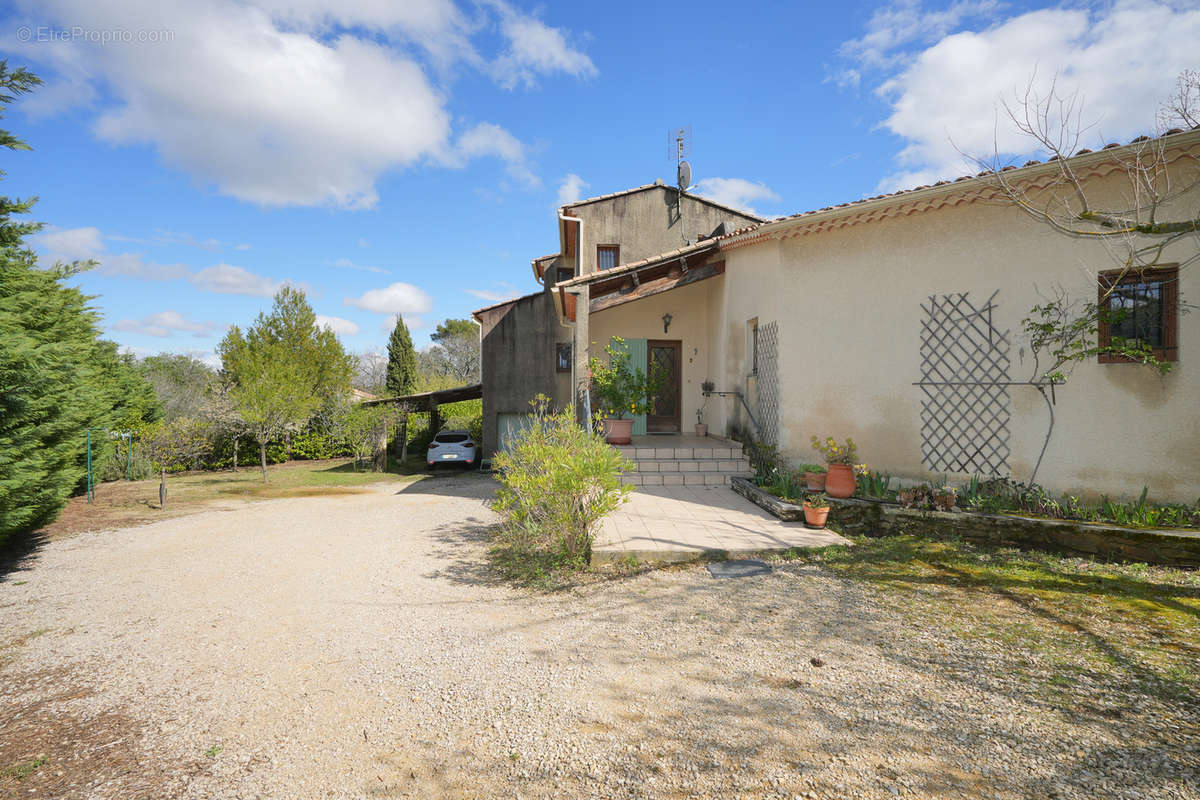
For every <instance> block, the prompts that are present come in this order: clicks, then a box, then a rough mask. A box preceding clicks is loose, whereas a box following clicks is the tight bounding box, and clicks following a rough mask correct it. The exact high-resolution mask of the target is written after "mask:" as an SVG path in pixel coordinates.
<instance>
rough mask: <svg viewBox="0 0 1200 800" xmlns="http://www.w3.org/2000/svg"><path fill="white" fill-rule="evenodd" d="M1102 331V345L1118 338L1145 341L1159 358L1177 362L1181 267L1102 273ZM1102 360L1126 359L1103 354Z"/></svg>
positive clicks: (1119, 360)
mask: <svg viewBox="0 0 1200 800" xmlns="http://www.w3.org/2000/svg"><path fill="white" fill-rule="evenodd" d="M1097 305H1098V306H1099V307H1100V326H1099V328H1100V330H1099V336H1098V340H1099V341H1098V344H1099V345H1100V346H1101V347H1111V346H1112V345H1113V344H1114V340H1120V339H1124V340H1127V341H1140V342H1144V343H1145V344H1146V345H1148V346H1149V347H1150V348H1151V349H1152V350H1153V351H1154V357H1155V358H1157V359H1158V360H1159V361H1175V360H1176V359H1177V352H1178V323H1179V268H1178V267H1164V268H1160V269H1144V270H1128V271H1122V270H1119V271H1113V272H1102V273H1100V299H1099V301H1098V303H1097ZM1100 361H1101V362H1104V363H1114V362H1122V361H1125V359H1124V358H1122V357H1121V356H1118V355H1114V354H1110V353H1101V354H1100Z"/></svg>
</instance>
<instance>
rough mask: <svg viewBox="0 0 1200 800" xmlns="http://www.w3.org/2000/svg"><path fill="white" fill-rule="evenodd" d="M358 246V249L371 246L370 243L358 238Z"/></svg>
mask: <svg viewBox="0 0 1200 800" xmlns="http://www.w3.org/2000/svg"><path fill="white" fill-rule="evenodd" d="M358 246H359V247H370V246H371V245H370V243H369V242H367V240H366V239H364V238H362V237H361V236H360V237H359V238H358Z"/></svg>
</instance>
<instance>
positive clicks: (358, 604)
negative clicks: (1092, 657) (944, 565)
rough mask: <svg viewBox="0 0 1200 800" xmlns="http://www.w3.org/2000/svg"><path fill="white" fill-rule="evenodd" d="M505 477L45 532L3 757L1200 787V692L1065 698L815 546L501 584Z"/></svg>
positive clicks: (111, 790)
mask: <svg viewBox="0 0 1200 800" xmlns="http://www.w3.org/2000/svg"><path fill="white" fill-rule="evenodd" d="M492 489H493V484H491V483H490V482H489V481H488V480H486V479H482V478H475V477H471V476H465V477H457V478H441V479H435V480H427V481H423V482H420V483H417V484H414V485H413V486H410V487H407V488H404V489H401V490H400V491H397V489H396V487H395V486H391V487H387V488H384V487H378V488H376V489H375V490H374V491H373V492H372V493H370V494H363V495H351V496H344V497H327V498H311V499H304V500H286V501H272V502H263V503H256V504H250V505H246V506H244V507H243V508H240V509H237V510H232V511H218V512H209V513H203V514H199V515H196V516H191V517H186V518H180V519H174V520H168V521H164V522H161V523H155V524H152V525H148V526H143V527H138V528H130V529H125V530H120V531H110V532H105V533H95V534H85V535H81V536H78V537H76V538H73V539H69V540H65V541H57V542H52V543H49V544H48V545H46V546H45V547H44V548H43V549H42V550H41V551H40V552H39V553H38V554H37V556H36V557H35V558H34V559H33V560H32V561H31V563H30V564H28V565H27V567H26V568H25V569H22V570H18V571H15V572H12V573H10V574H9V575H8V576H7V577H6V579H5V580H4V582H3V583H0V755H2V756H3V758H4V759H6V760H5V761H0V769H2V768H4V767H5V766H6V765H7V764H11V763H15V762H17V761H18V760H22V759H37V758H40V757H45V759H46V761H45V762H44V763H42V764H41V765H40V766H38V767H37V769H36V770H34V771H32V772H31V773H30V774H29V775H28V776H27V777H25V778H24V779H23V780H21V781H17V780H15V779H14V778H12V776H9V777H8V778H2V777H0V796H4V797H8V796H11V797H14V798H15V797H23V798H33V797H46V798H50V797H54V798H122V799H123V800H124V799H125V798H156V799H157V798H166V797H180V798H214V799H215V798H220V799H221V800H226V798H285V799H287V800H292V799H293V798H295V799H306V798H387V797H481V798H482V797H524V798H534V797H552V796H553V797H671V798H674V797H680V798H682V797H692V796H702V797H720V798H726V797H755V798H758V797H784V798H794V797H804V798H810V797H812V798H817V797H819V798H826V797H847V798H850V797H854V798H891V797H895V796H908V797H969V798H976V797H979V798H984V797H986V798H1016V797H1049V796H1059V797H1071V798H1074V797H1078V798H1085V797H1086V798H1092V797H1121V798H1126V797H1128V798H1132V797H1145V798H1196V797H1200V793H1198V792H1197V789H1196V788H1195V787H1196V785H1197V784H1196V781H1197V779H1198V778H1200V744H1198V742H1200V740H1198V739H1197V738H1196V730H1195V729H1194V728H1192V727H1189V725H1190V724H1191V723H1194V721H1195V716H1194V715H1193V716H1192V717H1190V718H1189V719H1190V722H1189V721H1186V720H1185V721H1184V722H1180V721H1177V718H1173V719H1172V720H1168V721H1165V722H1164V721H1163V717H1162V714H1163V713H1168V712H1169V713H1171V714H1177V711H1178V710H1177V709H1171V708H1168V709H1166V711H1164V710H1163V709H1161V708H1157V707H1153V706H1143V704H1142V700H1141V699H1140V698H1139V700H1138V702H1137V703H1136V704H1135V706H1134V707H1128V708H1126V709H1125V711H1124V716H1123V717H1122V718H1121V719H1120V720H1119V721H1118V720H1116V719H1115V718H1114V717H1113V715H1112V714H1111V709H1112V708H1113V707H1121V706H1122V705H1123V704H1124V705H1126V706H1127V705H1129V703H1130V701H1129V699H1128V698H1122V697H1121V696H1119V695H1117V694H1115V693H1114V692H1113V690H1111V689H1106V688H1105V687H1102V686H1100V687H1096V695H1095V704H1094V708H1093V709H1092V710H1091V711H1089V710H1088V709H1078V708H1075V709H1064V708H1058V707H1055V706H1054V704H1053V703H1050V702H1048V701H1046V700H1045V699H1043V698H1042V697H1039V696H1038V695H1036V694H1035V693H1031V692H1030V691H1028V690H1027V689H1026V688H1025V687H1024V686H1023V685H1022V684H1021V683H1019V682H1016V681H1013V680H1012V679H1011V678H1009V677H1008V674H1007V673H1008V671H1007V670H1006V668H1005V659H1008V658H1012V657H1014V656H1012V654H1009V653H1007V652H1005V651H1004V650H1003V648H1002V647H1000V646H999V645H997V646H996V647H995V648H991V649H989V648H987V647H984V646H983V645H980V644H979V643H968V642H965V641H960V640H953V639H950V638H949V637H945V636H940V635H937V633H936V632H935V631H928V630H911V629H910V626H906V625H905V624H904V621H903V618H902V617H901V616H900V614H899V612H897V611H896V610H895V609H892V608H890V607H889V601H888V600H887V598H886V597H884V596H880V595H878V594H877V593H875V592H874V591H873V590H871V589H869V588H867V587H864V586H862V585H859V584H856V583H854V582H850V581H844V580H840V579H837V578H835V577H833V576H831V575H830V574H828V573H826V572H823V571H822V570H820V569H818V568H815V567H811V566H807V567H806V566H801V565H790V566H782V567H778V568H776V569H775V570H774V571H773V572H772V573H771V574H770V575H766V576H760V577H754V578H745V579H739V580H728V581H717V580H713V579H712V578H710V577H709V575H708V573H707V571H706V570H704V568H702V567H688V568H683V569H677V570H668V571H660V572H653V573H647V574H644V575H641V576H638V577H634V578H625V579H621V580H616V581H612V582H608V583H595V584H591V585H587V586H584V587H582V588H580V589H577V590H575V591H572V592H569V593H560V594H553V595H538V594H531V593H527V592H523V591H517V590H514V589H511V588H508V587H505V586H501V585H497V584H496V583H494V582H493V581H492V580H491V578H490V577H489V573H488V571H487V569H486V564H485V560H484V549H485V542H484V535H485V531H486V529H487V526H488V525H490V524H492V523H493V522H494V517H493V515H492V514H491V512H490V511H489V510H487V507H486V505H485V501H486V498H487V497H488V496H490V494H491V491H492ZM965 613H969V610H967V611H966V612H965ZM814 659H815V660H814ZM1118 716H1120V711H1118ZM6 792H7V794H6Z"/></svg>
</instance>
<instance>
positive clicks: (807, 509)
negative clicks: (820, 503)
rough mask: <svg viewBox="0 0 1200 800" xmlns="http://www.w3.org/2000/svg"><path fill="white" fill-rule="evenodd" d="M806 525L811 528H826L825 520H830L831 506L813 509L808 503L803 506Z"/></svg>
mask: <svg viewBox="0 0 1200 800" xmlns="http://www.w3.org/2000/svg"><path fill="white" fill-rule="evenodd" d="M803 508H804V524H805V525H808V526H809V527H810V528H824V527H825V520H827V519H829V506H825V507H824V508H813V507H812V506H810V505H809V504H808V503H805V504H804V505H803Z"/></svg>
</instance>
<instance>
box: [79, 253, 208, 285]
mask: <svg viewBox="0 0 1200 800" xmlns="http://www.w3.org/2000/svg"><path fill="white" fill-rule="evenodd" d="M96 260H97V261H98V262H99V263H100V266H99V267H97V268H96V272H97V273H99V274H100V275H115V276H119V277H122V278H138V279H140V280H145V281H178V280H185V279H187V278H188V277H189V276H190V275H191V273H190V271H189V270H188V268H187V267H185V266H184V265H183V264H157V263H155V262H153V261H146V260H145V258H143V257H142V254H141V253H113V254H108V253H102V254H100V255H97V256H96Z"/></svg>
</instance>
